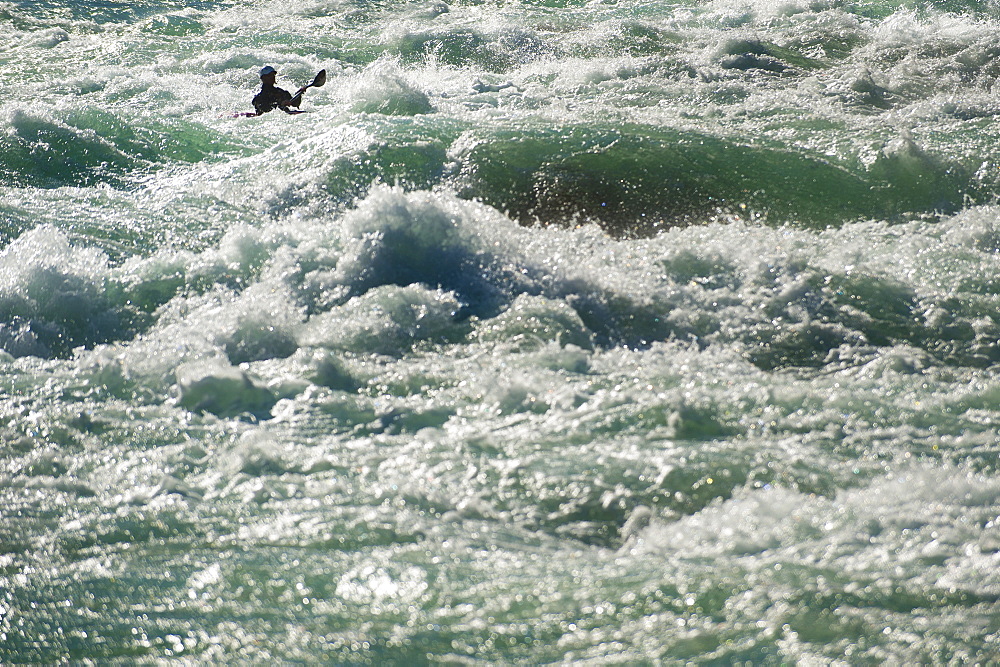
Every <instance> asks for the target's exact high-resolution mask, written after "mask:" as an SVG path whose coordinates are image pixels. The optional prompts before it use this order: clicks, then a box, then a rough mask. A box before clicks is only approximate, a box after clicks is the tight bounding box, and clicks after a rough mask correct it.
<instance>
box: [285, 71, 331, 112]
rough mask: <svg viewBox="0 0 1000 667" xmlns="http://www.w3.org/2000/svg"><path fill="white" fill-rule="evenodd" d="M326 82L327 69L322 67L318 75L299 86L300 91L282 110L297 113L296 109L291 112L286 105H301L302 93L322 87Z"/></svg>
mask: <svg viewBox="0 0 1000 667" xmlns="http://www.w3.org/2000/svg"><path fill="white" fill-rule="evenodd" d="M325 83H326V70H325V69H321V70H320V71H319V72H317V73H316V76H315V77H313V80H312V81H310V82H309V83H307V84H306V85H304V86H302V87H301V88H299V89H298V91H296V93H295V94H294V95H292V99H291V100H290V101H289V102H288V104H285V105H283V106H282V107H281V108H282V110H283V111H285V112H286V113H295V112H294V111H291V112H289V111H288V109H286V108H285V107H297V106H299V104H300V103H301V102H302V93H304V92H306V90H308V89H309V88H322V87H323V84H325Z"/></svg>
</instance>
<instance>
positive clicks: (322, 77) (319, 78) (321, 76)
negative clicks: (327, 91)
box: [309, 69, 326, 88]
mask: <svg viewBox="0 0 1000 667" xmlns="http://www.w3.org/2000/svg"><path fill="white" fill-rule="evenodd" d="M324 83H326V70H325V69H321V70H320V71H319V72H318V73H317V74H316V78H315V79H313V82H312V83H310V84H309V85H310V86H312V87H314V88H319V87H320V86H322V85H323V84H324Z"/></svg>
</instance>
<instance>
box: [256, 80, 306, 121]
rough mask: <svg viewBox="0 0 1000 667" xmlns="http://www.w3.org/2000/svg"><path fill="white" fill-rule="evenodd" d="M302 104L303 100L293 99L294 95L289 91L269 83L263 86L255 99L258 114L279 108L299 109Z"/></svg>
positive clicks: (299, 98)
mask: <svg viewBox="0 0 1000 667" xmlns="http://www.w3.org/2000/svg"><path fill="white" fill-rule="evenodd" d="M300 104H302V98H301V97H296V98H294V99H293V98H292V94H291V93H289V92H288V91H287V90H284V89H282V88H278V87H277V86H272V85H269V84H267V83H264V84H262V85H261V89H260V92H259V93H257V94H256V95H255V96H254V98H253V108H254V109H256V110H257V113H258V114H262V113H267V112H268V111H274V109H275V108H277V107H279V106H280V107H286V106H292V107H297V106H299V105H300Z"/></svg>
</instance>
